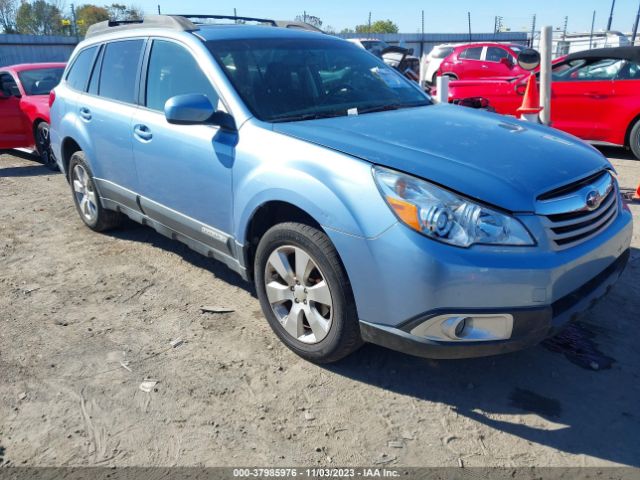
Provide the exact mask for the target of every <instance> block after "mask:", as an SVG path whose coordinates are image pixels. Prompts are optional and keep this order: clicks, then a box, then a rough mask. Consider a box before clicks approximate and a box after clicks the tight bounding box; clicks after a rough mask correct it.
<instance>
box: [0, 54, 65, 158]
mask: <svg viewBox="0 0 640 480" xmlns="http://www.w3.org/2000/svg"><path fill="white" fill-rule="evenodd" d="M64 67H65V64H64V63H33V64H23V65H14V66H11V67H0V149H8V148H34V147H35V148H36V150H37V151H38V154H39V155H40V158H41V160H42V162H43V163H44V164H45V165H47V166H48V167H49V168H51V169H54V170H55V169H56V168H57V166H56V162H55V159H54V158H53V155H52V154H51V149H50V147H49V92H51V90H52V89H53V87H55V86H56V85H58V83H59V82H60V79H61V78H62V72H63V71H64Z"/></svg>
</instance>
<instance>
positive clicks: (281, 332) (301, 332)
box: [254, 223, 363, 363]
mask: <svg viewBox="0 0 640 480" xmlns="http://www.w3.org/2000/svg"><path fill="white" fill-rule="evenodd" d="M254 272H255V284H256V290H257V292H258V298H259V300H260V305H261V306H262V310H263V312H264V314H265V316H266V317H267V321H268V322H269V325H270V326H271V328H272V329H273V331H274V332H275V334H276V335H277V336H278V338H280V340H281V341H282V342H283V343H284V344H285V345H286V346H287V347H288V348H289V349H291V350H292V351H293V352H295V353H296V354H298V355H299V356H301V357H302V358H304V359H306V360H309V361H311V362H314V363H331V362H336V361H338V360H340V359H342V358H344V357H346V356H347V355H349V354H350V353H352V352H354V351H355V350H357V349H358V348H359V347H360V346H361V345H362V343H363V342H362V338H361V337H360V327H359V323H358V315H357V312H356V307H355V302H354V299H353V293H352V291H351V285H350V283H349V278H348V277H347V274H346V272H345V270H344V267H343V266H342V263H341V262H340V258H339V256H338V252H337V251H336V249H335V247H334V246H333V244H332V243H331V240H329V237H327V235H326V234H325V233H324V232H322V231H320V230H318V229H317V228H314V227H311V226H309V225H304V224H300V223H282V224H279V225H276V226H274V227H272V228H271V229H270V230H268V231H267V232H266V233H265V234H264V236H263V237H262V239H261V240H260V243H259V244H258V249H257V251H256V256H255V262H254Z"/></svg>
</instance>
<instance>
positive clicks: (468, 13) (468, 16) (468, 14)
mask: <svg viewBox="0 0 640 480" xmlns="http://www.w3.org/2000/svg"><path fill="white" fill-rule="evenodd" d="M467 20H468V21H469V41H471V12H467Z"/></svg>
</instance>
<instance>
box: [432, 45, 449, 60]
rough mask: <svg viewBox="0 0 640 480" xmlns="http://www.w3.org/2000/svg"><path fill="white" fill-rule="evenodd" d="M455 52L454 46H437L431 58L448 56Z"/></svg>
mask: <svg viewBox="0 0 640 480" xmlns="http://www.w3.org/2000/svg"><path fill="white" fill-rule="evenodd" d="M452 53H453V48H450V47H446V48H435V49H434V50H433V53H432V54H431V58H447V57H448V56H449V55H451V54H452Z"/></svg>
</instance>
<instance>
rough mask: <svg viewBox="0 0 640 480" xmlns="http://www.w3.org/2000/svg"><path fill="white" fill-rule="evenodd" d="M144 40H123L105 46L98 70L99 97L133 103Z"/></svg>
mask: <svg viewBox="0 0 640 480" xmlns="http://www.w3.org/2000/svg"><path fill="white" fill-rule="evenodd" d="M143 47H144V40H142V39H139V40H123V41H119V42H113V43H109V44H107V45H106V47H105V51H104V55H103V58H102V70H101V72H100V88H99V92H98V94H99V95H100V96H101V97H106V98H111V99H113V100H118V101H120V102H125V103H134V102H135V96H136V83H137V82H136V80H137V79H138V73H139V66H140V56H141V55H142V50H143Z"/></svg>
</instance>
